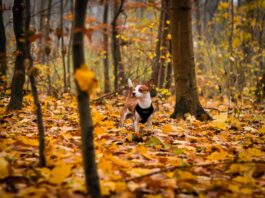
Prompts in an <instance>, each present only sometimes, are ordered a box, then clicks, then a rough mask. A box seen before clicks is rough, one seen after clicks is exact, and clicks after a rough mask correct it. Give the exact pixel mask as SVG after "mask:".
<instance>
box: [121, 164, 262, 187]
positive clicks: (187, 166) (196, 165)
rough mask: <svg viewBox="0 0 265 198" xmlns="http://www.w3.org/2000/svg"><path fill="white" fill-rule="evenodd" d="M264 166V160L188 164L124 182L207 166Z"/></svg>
mask: <svg viewBox="0 0 265 198" xmlns="http://www.w3.org/2000/svg"><path fill="white" fill-rule="evenodd" d="M252 163H253V164H265V161H264V160H256V161H225V162H218V163H206V164H189V165H183V166H171V167H168V168H164V169H161V170H159V171H154V172H151V173H148V174H145V175H141V176H138V177H132V178H129V179H125V182H129V181H134V180H138V179H142V178H144V177H149V176H152V175H156V174H159V173H163V172H168V171H173V170H175V169H183V168H191V167H198V166H201V167H207V166H216V165H229V164H252Z"/></svg>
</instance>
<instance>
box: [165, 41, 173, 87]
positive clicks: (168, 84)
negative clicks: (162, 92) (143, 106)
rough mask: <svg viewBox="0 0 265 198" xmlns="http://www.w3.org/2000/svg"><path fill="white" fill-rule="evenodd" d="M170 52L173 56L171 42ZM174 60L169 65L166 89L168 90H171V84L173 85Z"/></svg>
mask: <svg viewBox="0 0 265 198" xmlns="http://www.w3.org/2000/svg"><path fill="white" fill-rule="evenodd" d="M168 51H169V53H170V54H172V45H171V41H170V42H169V46H168ZM172 70H173V69H172V60H171V62H169V63H168V64H167V77H166V85H165V88H166V89H170V88H171V84H172Z"/></svg>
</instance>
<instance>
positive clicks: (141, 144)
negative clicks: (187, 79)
mask: <svg viewBox="0 0 265 198" xmlns="http://www.w3.org/2000/svg"><path fill="white" fill-rule="evenodd" d="M41 101H42V109H43V119H44V125H45V133H46V159H47V165H48V166H47V167H45V168H40V167H38V135H37V134H38V129H37V124H36V116H35V113H34V112H35V111H34V105H33V100H32V97H31V96H28V95H27V96H25V97H24V107H23V109H22V110H20V111H15V112H9V113H7V112H6V111H5V106H6V105H7V103H8V99H7V98H6V99H2V102H1V103H2V104H1V107H0V140H1V142H0V197H3V198H6V197H14V196H15V197H63V198H68V197H84V196H85V193H84V192H85V186H84V173H83V165H82V156H81V152H80V146H81V145H80V144H81V141H80V140H81V137H80V129H79V118H78V114H77V103H76V99H75V98H72V97H71V96H69V95H64V96H63V98H62V99H61V100H58V99H54V98H51V97H48V96H41ZM122 101H124V99H123V97H116V98H113V99H107V100H105V101H104V104H97V105H96V104H93V105H92V113H93V121H94V124H95V130H94V136H95V140H94V142H95V148H96V159H97V164H98V173H99V176H100V184H101V191H102V195H104V196H106V197H110V196H112V197H124V198H125V197H155V198H159V197H175V196H177V197H221V196H222V197H239V196H241V197H264V196H265V108H264V107H265V105H264V104H263V105H256V104H254V103H251V102H245V103H244V104H241V108H240V109H237V112H236V114H234V115H233V116H227V102H226V101H220V100H219V99H216V100H208V101H207V102H206V101H205V100H204V99H202V104H203V106H206V107H207V110H208V111H210V114H211V115H212V116H213V117H214V120H213V121H211V122H200V121H197V120H195V119H194V118H193V117H192V116H187V118H186V120H181V119H170V118H169V115H170V113H172V109H173V105H174V102H173V101H174V98H173V97H169V98H167V99H164V100H160V99H159V100H158V107H159V110H158V111H156V112H155V115H154V119H153V130H151V131H148V130H145V128H144V127H142V132H141V139H138V140H137V141H135V140H134V133H133V131H132V127H131V125H132V123H131V122H130V121H128V122H127V124H126V126H125V128H120V127H119V111H120V109H121V106H122Z"/></svg>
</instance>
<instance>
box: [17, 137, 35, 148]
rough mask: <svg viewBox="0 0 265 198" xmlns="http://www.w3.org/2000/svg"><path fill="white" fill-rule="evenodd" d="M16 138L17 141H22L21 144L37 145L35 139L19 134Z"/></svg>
mask: <svg viewBox="0 0 265 198" xmlns="http://www.w3.org/2000/svg"><path fill="white" fill-rule="evenodd" d="M17 140H18V141H19V142H22V143H23V144H26V145H30V146H38V145H39V142H38V141H37V140H36V139H29V137H26V136H19V137H17Z"/></svg>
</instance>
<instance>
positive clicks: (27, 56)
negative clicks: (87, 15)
mask: <svg viewBox="0 0 265 198" xmlns="http://www.w3.org/2000/svg"><path fill="white" fill-rule="evenodd" d="M30 18H31V16H30V0H25V48H26V49H25V60H26V61H25V65H26V62H28V64H29V65H28V66H29V67H28V68H29V71H33V59H32V57H31V54H30V49H31V43H30V41H29V36H30V29H29V28H30ZM29 79H30V84H31V91H32V95H33V99H34V104H35V107H36V114H37V122H38V130H39V165H40V166H41V167H44V166H46V160H45V137H44V126H43V120H42V111H41V105H40V101H39V96H38V90H37V86H36V82H35V77H34V72H29Z"/></svg>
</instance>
